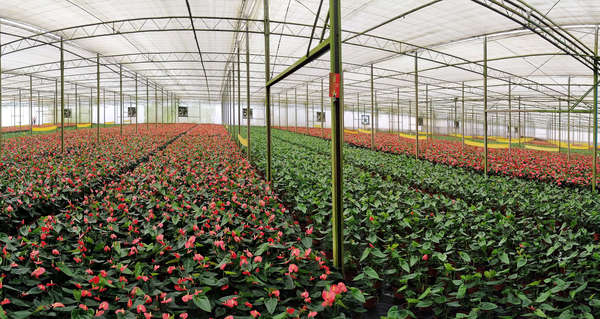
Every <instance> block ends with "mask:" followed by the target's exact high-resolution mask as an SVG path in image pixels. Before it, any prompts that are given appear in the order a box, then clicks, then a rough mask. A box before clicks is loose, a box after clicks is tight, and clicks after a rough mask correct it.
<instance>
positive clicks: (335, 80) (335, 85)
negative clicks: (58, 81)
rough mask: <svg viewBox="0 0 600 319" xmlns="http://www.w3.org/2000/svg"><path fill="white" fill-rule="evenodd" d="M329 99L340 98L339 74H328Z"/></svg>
mask: <svg viewBox="0 0 600 319" xmlns="http://www.w3.org/2000/svg"><path fill="white" fill-rule="evenodd" d="M329 97H336V98H339V97H340V74H339V73H329Z"/></svg>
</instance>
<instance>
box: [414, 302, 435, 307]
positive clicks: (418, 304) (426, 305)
mask: <svg viewBox="0 0 600 319" xmlns="http://www.w3.org/2000/svg"><path fill="white" fill-rule="evenodd" d="M432 304H433V301H431V300H423V301H419V303H417V308H427V307H429V306H431V305H432Z"/></svg>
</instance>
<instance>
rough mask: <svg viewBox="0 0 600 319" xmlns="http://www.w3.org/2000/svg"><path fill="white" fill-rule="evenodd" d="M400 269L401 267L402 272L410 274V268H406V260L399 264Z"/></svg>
mask: <svg viewBox="0 0 600 319" xmlns="http://www.w3.org/2000/svg"><path fill="white" fill-rule="evenodd" d="M400 267H402V270H404V271H406V272H410V266H408V263H407V262H406V260H403V261H402V263H400Z"/></svg>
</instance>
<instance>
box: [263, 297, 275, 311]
mask: <svg viewBox="0 0 600 319" xmlns="http://www.w3.org/2000/svg"><path fill="white" fill-rule="evenodd" d="M265 307H267V311H268V312H269V313H270V314H273V312H274V311H275V308H276V307H277V299H275V298H269V299H267V300H265Z"/></svg>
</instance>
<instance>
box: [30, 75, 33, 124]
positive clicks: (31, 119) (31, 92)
mask: <svg viewBox="0 0 600 319" xmlns="http://www.w3.org/2000/svg"><path fill="white" fill-rule="evenodd" d="M32 134H33V77H32V76H31V74H30V75H29V135H32Z"/></svg>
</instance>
